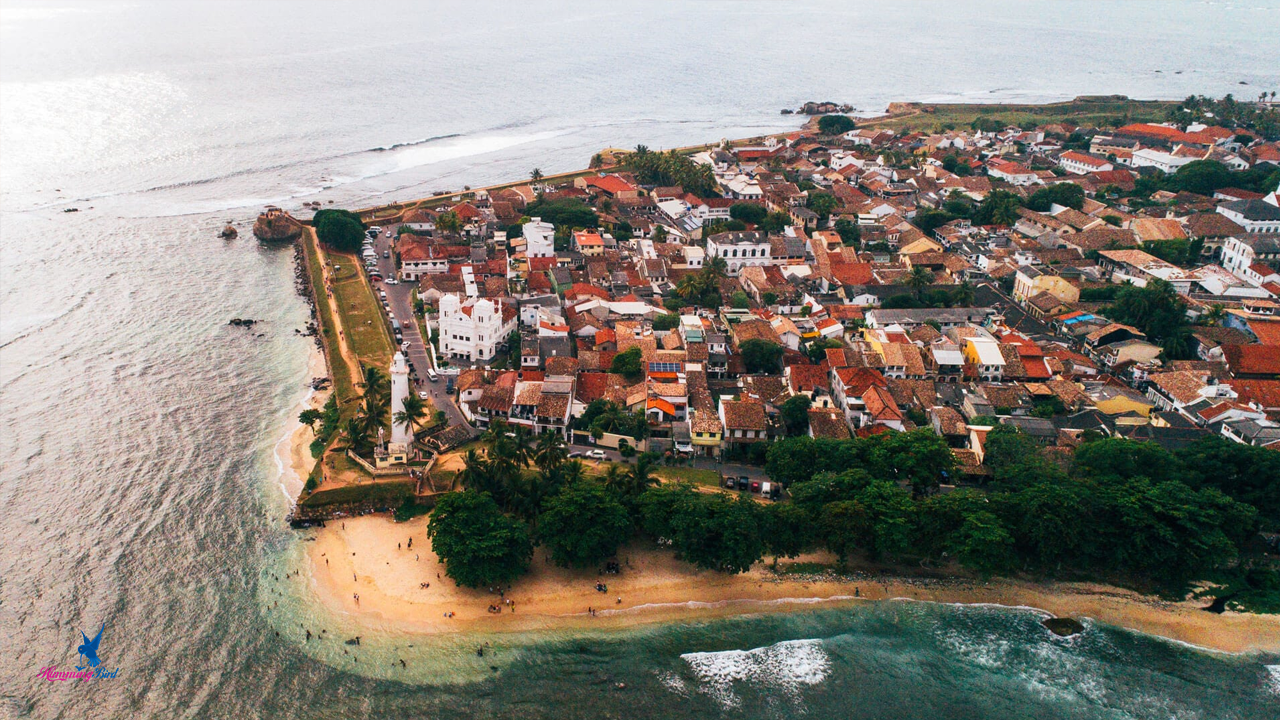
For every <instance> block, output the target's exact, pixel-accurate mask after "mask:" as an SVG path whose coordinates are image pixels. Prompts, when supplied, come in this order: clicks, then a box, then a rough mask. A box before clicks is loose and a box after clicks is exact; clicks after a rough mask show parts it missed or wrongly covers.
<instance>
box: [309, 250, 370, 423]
mask: <svg viewBox="0 0 1280 720" xmlns="http://www.w3.org/2000/svg"><path fill="white" fill-rule="evenodd" d="M315 242H316V241H315V233H314V232H313V231H312V230H311V229H310V228H307V229H306V231H305V233H304V234H303V249H304V250H305V251H306V256H307V275H308V277H309V278H310V280H311V290H312V294H313V295H314V296H315V298H316V313H317V316H318V318H319V323H320V328H321V335H320V340H321V342H323V343H324V346H325V355H326V357H328V358H329V361H330V363H333V364H341V363H342V354H341V353H339V352H338V338H337V333H336V332H335V331H334V329H333V325H334V323H333V315H332V314H331V313H330V312H329V303H328V302H326V300H325V292H324V274H323V272H322V271H321V268H320V257H319V254H318V253H317V252H316V245H315ZM329 371H330V375H332V377H331V378H330V379H331V380H332V381H333V390H334V393H335V394H336V395H337V397H338V406H339V407H340V408H342V410H343V416H344V417H346V416H347V415H348V414H350V412H353V411H354V407H353V405H352V403H351V402H350V401H352V400H354V399H355V398H356V397H357V396H358V395H359V393H358V392H356V388H355V387H353V386H352V385H351V378H350V376H349V375H348V374H347V373H346V372H345V371H343V370H342V368H341V367H338V368H333V367H331V368H329Z"/></svg>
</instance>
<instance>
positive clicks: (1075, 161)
mask: <svg viewBox="0 0 1280 720" xmlns="http://www.w3.org/2000/svg"><path fill="white" fill-rule="evenodd" d="M1058 164H1059V165H1061V166H1062V169H1063V170H1066V171H1067V172H1069V173H1075V174H1076V175H1088V174H1089V173H1091V172H1107V171H1108V170H1115V169H1116V166H1115V165H1112V164H1111V163H1109V162H1107V161H1106V160H1103V159H1102V158H1096V157H1094V156H1092V155H1086V154H1084V153H1082V152H1076V151H1075V150H1068V151H1066V152H1064V153H1062V155H1060V156H1059V157H1058Z"/></svg>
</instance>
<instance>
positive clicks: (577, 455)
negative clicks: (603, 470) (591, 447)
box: [569, 450, 582, 460]
mask: <svg viewBox="0 0 1280 720" xmlns="http://www.w3.org/2000/svg"><path fill="white" fill-rule="evenodd" d="M580 457H582V451H581V450H574V451H573V452H571V453H569V459H570V460H572V459H573V458H580Z"/></svg>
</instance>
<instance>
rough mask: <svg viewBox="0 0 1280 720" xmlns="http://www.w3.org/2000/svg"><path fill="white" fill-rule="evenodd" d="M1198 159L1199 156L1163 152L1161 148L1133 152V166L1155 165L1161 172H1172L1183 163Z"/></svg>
mask: <svg viewBox="0 0 1280 720" xmlns="http://www.w3.org/2000/svg"><path fill="white" fill-rule="evenodd" d="M1197 159H1198V158H1193V157H1181V156H1178V155H1171V154H1169V153H1167V152H1161V151H1160V150H1153V149H1151V148H1143V149H1141V150H1137V151H1135V152H1134V153H1133V166H1134V167H1136V168H1140V167H1153V168H1156V169H1157V170H1159V171H1160V172H1163V173H1171V172H1174V171H1175V170H1177V169H1178V168H1180V167H1182V166H1183V165H1186V164H1187V163H1189V162H1194V161H1195V160H1197Z"/></svg>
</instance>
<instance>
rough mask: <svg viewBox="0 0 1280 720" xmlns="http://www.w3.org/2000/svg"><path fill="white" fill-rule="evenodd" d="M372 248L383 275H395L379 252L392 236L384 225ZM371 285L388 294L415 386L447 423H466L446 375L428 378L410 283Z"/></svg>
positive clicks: (392, 263)
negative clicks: (446, 390)
mask: <svg viewBox="0 0 1280 720" xmlns="http://www.w3.org/2000/svg"><path fill="white" fill-rule="evenodd" d="M374 248H375V249H376V250H377V251H378V269H380V270H381V271H382V277H384V278H386V279H388V280H390V279H392V278H394V277H396V272H395V260H394V259H393V258H385V257H383V256H382V254H383V253H384V252H387V251H388V250H390V249H391V238H389V237H387V229H386V228H384V229H383V231H382V232H381V233H379V234H378V239H377V240H375V241H374ZM373 289H374V292H378V291H382V292H385V293H386V294H387V304H388V305H390V306H391V313H392V315H394V316H395V318H396V319H398V320H399V321H400V327H401V330H402V331H403V335H404V340H405V342H407V343H409V350H408V352H407V353H406V354H407V356H408V359H409V362H411V363H413V368H414V370H415V371H416V373H417V374H416V375H415V376H414V381H415V383H416V388H415V389H416V390H417V391H420V392H426V393H427V394H428V395H429V396H430V397H431V401H432V402H433V403H434V404H435V406H436V407H437V408H439V409H440V410H443V411H444V412H445V415H446V416H447V417H448V418H449V425H450V426H453V425H465V424H467V421H466V418H464V417H463V416H462V411H461V410H459V409H458V406H457V405H455V404H454V402H453V399H452V398H451V397H449V395H448V394H447V393H446V392H445V388H446V387H447V379H446V378H445V377H443V376H442V377H441V378H440V380H439V382H434V383H433V382H431V381H430V380H429V379H428V378H427V368H429V367H431V358H430V357H429V355H428V353H427V346H426V344H425V343H424V342H423V339H422V334H421V333H420V332H418V327H417V321H416V320H415V319H414V315H413V285H412V284H408V283H396V284H395V285H388V284H386V283H380V282H374V283H373Z"/></svg>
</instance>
